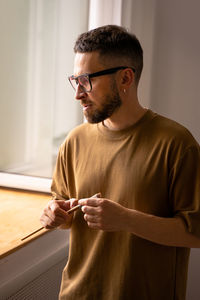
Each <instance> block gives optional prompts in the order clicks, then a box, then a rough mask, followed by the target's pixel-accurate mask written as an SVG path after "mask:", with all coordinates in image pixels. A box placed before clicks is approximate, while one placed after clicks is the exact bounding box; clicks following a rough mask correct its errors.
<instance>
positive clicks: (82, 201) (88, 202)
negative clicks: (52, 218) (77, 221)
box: [78, 198, 100, 207]
mask: <svg viewBox="0 0 200 300" xmlns="http://www.w3.org/2000/svg"><path fill="white" fill-rule="evenodd" d="M99 201H100V200H99V198H86V199H80V200H79V201H78V204H80V205H86V206H94V207H97V206H99Z"/></svg>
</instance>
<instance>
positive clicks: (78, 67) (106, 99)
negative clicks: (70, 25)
mask: <svg viewBox="0 0 200 300" xmlns="http://www.w3.org/2000/svg"><path fill="white" fill-rule="evenodd" d="M111 67H112V66H111ZM108 68H109V66H108V67H105V66H103V65H102V64H100V62H99V55H98V53H97V52H92V53H77V54H76V56H75V64H74V76H79V75H82V74H85V73H88V74H90V73H95V72H98V71H101V70H104V69H108ZM90 81H91V84H92V90H91V91H90V92H83V91H82V89H81V87H80V86H79V85H78V87H77V90H76V95H75V98H76V99H77V100H80V102H81V105H82V106H83V113H84V115H85V117H86V119H87V120H88V122H89V123H99V122H102V121H103V120H105V119H107V118H109V117H111V116H112V115H113V114H114V112H115V111H116V110H117V109H118V108H119V107H120V106H121V104H122V102H121V99H120V96H119V92H118V89H117V84H116V81H115V74H109V75H104V76H99V77H94V78H91V79H90Z"/></svg>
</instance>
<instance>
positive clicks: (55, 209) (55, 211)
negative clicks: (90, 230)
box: [49, 201, 70, 218]
mask: <svg viewBox="0 0 200 300" xmlns="http://www.w3.org/2000/svg"><path fill="white" fill-rule="evenodd" d="M67 205H68V207H69V206H70V204H67ZM49 214H50V215H53V216H54V215H55V216H60V217H63V218H65V217H66V211H65V210H64V209H62V208H61V207H60V206H59V203H56V201H55V202H53V203H51V204H50V212H49Z"/></svg>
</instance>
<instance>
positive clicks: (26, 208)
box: [0, 187, 51, 258]
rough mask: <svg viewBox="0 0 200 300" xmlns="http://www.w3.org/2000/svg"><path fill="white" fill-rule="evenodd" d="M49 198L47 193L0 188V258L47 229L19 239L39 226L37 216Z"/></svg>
mask: <svg viewBox="0 0 200 300" xmlns="http://www.w3.org/2000/svg"><path fill="white" fill-rule="evenodd" d="M50 199H51V195H50V194H49V193H41V192H32V191H24V190H17V189H8V188H2V187H1V188H0V258H2V257H4V256H6V255H8V254H10V253H11V252H14V251H15V250H16V249H18V248H21V247H23V246H24V245H25V244H27V243H29V242H30V241H32V240H34V239H35V238H37V237H38V236H41V235H43V234H44V233H46V232H47V231H49V230H46V229H42V230H41V231H39V232H38V233H36V234H34V235H32V236H31V237H29V238H27V239H25V240H23V241H21V239H22V238H23V237H25V236H27V235H28V234H29V233H31V232H33V231H35V230H37V229H38V228H40V227H41V224H40V221H39V218H40V215H41V213H42V210H43V208H44V207H45V206H46V204H47V202H48V201H49V200H50Z"/></svg>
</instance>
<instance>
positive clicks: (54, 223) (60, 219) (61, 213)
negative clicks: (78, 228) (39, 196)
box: [40, 199, 78, 229]
mask: <svg viewBox="0 0 200 300" xmlns="http://www.w3.org/2000/svg"><path fill="white" fill-rule="evenodd" d="M77 204H78V200H77V199H70V200H67V201H65V200H51V201H49V202H48V204H47V206H46V207H45V208H44V210H43V213H42V215H41V217H40V222H41V224H42V226H43V227H44V228H46V229H52V228H55V227H58V226H60V227H61V228H69V227H70V226H71V223H72V219H73V213H72V214H70V215H69V214H68V213H67V211H68V210H69V209H70V208H72V207H74V206H76V205H77Z"/></svg>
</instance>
